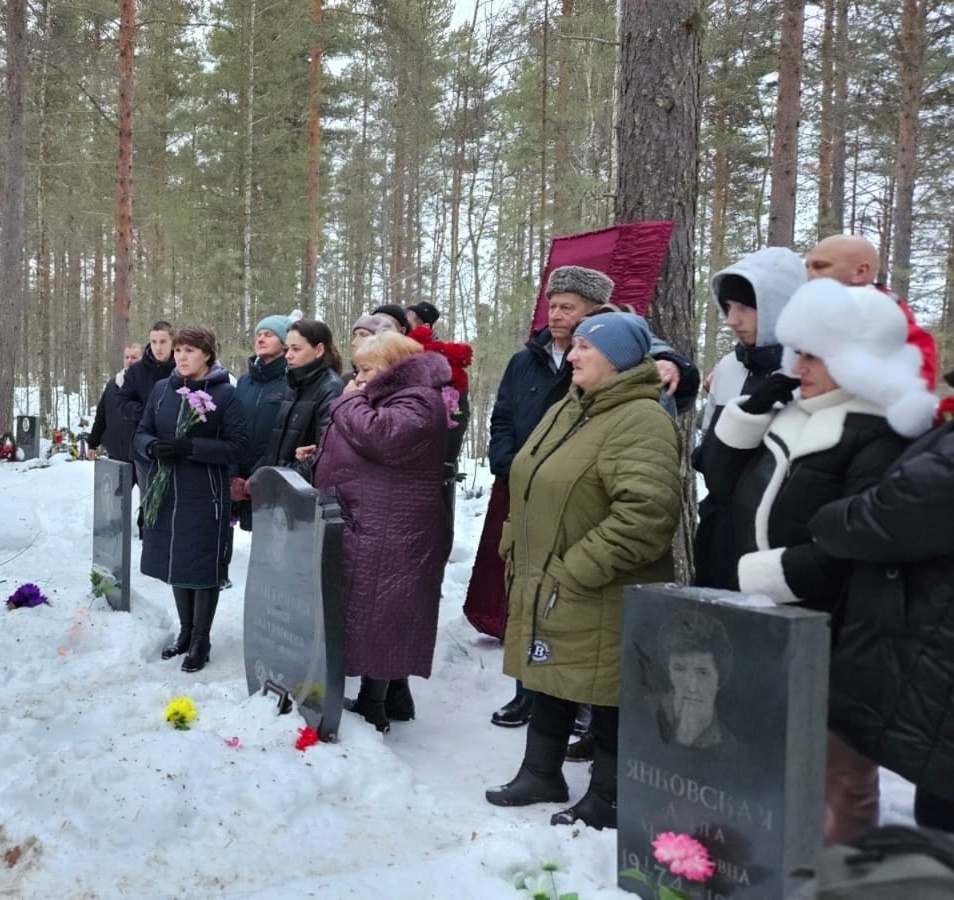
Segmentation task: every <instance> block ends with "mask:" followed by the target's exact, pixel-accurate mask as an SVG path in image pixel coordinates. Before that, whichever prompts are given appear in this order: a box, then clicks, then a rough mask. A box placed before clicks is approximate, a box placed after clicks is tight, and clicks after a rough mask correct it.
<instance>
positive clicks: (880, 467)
mask: <svg viewBox="0 0 954 900" xmlns="http://www.w3.org/2000/svg"><path fill="white" fill-rule="evenodd" d="M713 437H714V440H713V441H712V443H711V447H710V451H709V453H710V455H709V478H710V482H709V483H710V485H711V489H712V492H713V495H714V496H715V497H716V498H719V497H723V496H730V497H731V498H732V514H733V522H734V532H735V550H736V554H737V559H738V568H737V574H738V585H739V590H741V591H743V592H744V593H749V594H755V593H758V594H767V595H768V596H769V597H771V598H772V599H773V600H776V601H777V602H784V603H800V604H801V605H803V606H807V607H809V608H811V609H817V610H821V611H823V612H831V611H832V610H833V609H834V606H835V603H836V602H837V600H838V597H839V596H840V593H841V590H842V587H843V584H844V579H845V577H846V574H847V565H846V564H845V563H844V562H842V561H840V560H836V559H833V558H832V557H830V556H829V555H828V554H826V553H824V552H822V551H821V550H820V549H819V547H818V546H817V545H816V544H814V543H813V542H812V539H811V534H810V533H809V530H808V520H809V519H810V518H811V517H812V516H813V515H814V514H815V513H816V512H817V511H818V510H819V509H820V508H821V507H822V506H824V505H825V504H826V503H830V502H831V501H832V500H837V499H838V498H840V497H846V496H851V495H853V494H856V493H859V492H861V491H863V490H865V489H866V488H869V487H871V485H873V484H876V483H877V481H878V479H879V478H880V477H881V476H882V475H883V474H884V472H885V470H886V469H887V468H888V466H889V465H890V464H891V463H893V462H894V461H895V460H896V459H897V458H898V456H899V455H900V454H901V452H902V451H903V450H904V448H905V447H906V446H907V444H908V441H907V440H906V439H905V438H902V437H901V436H900V435H898V434H896V433H895V432H893V431H892V430H891V428H890V426H889V425H888V423H887V421H886V420H885V418H884V416H883V415H882V414H881V413H880V411H879V410H878V408H877V407H875V406H873V405H872V404H870V403H866V402H864V401H862V400H859V399H857V398H855V397H853V396H852V395H851V394H848V393H847V392H846V391H842V390H835V391H831V392H829V393H827V394H823V395H821V396H819V397H813V398H811V399H809V400H801V399H796V400H794V401H793V402H791V403H789V404H788V406H786V407H784V408H783V409H781V410H779V411H778V412H775V411H772V412H769V413H765V414H764V415H751V414H749V413H746V412H744V411H743V410H742V409H741V407H740V406H739V401H738V400H732V401H730V402H729V403H728V404H727V405H726V407H725V410H724V412H723V414H722V416H721V418H720V419H719V421H718V423H717V424H716V426H715V434H714V436H713Z"/></svg>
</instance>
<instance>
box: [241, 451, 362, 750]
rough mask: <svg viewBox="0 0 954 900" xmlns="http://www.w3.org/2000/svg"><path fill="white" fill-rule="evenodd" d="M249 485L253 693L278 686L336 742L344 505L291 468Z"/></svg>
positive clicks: (248, 631)
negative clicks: (320, 490)
mask: <svg viewBox="0 0 954 900" xmlns="http://www.w3.org/2000/svg"><path fill="white" fill-rule="evenodd" d="M250 488H251V494H252V548H251V553H250V557H249V565H248V576H247V578H246V582H245V629H244V631H245V634H244V636H245V675H246V679H247V681H248V689H249V693H250V694H253V693H256V692H259V691H265V692H268V691H269V690H274V691H277V692H280V693H281V694H283V695H284V696H285V697H286V698H287V699H290V700H292V701H294V702H295V704H297V706H298V709H299V712H300V713H301V715H302V716H303V718H304V719H305V721H306V722H307V724H308V725H310V726H311V727H312V728H314V729H315V730H316V731H317V732H318V735H319V737H320V738H321V740H323V741H334V740H335V739H336V736H337V731H338V725H339V723H340V721H341V712H342V709H343V706H344V624H343V620H342V613H341V569H340V565H341V563H340V560H341V539H342V529H343V527H344V525H343V522H342V520H341V515H340V510H339V508H338V506H337V504H336V503H335V502H334V501H333V500H332V499H330V498H327V497H322V495H320V494H319V493H318V491H316V490H315V489H314V488H312V487H310V486H309V485H308V484H307V483H306V482H305V481H304V480H303V479H302V478H301V477H300V476H299V475H298V474H297V473H295V472H292V471H291V470H289V469H280V468H264V469H259V470H258V471H257V472H255V474H254V475H253V476H252V478H251V481H250ZM282 703H283V701H282V700H280V701H279V707H280V708H281V706H282Z"/></svg>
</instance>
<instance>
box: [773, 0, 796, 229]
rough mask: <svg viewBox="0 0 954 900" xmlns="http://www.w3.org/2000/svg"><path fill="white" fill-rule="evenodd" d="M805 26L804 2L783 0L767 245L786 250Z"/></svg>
mask: <svg viewBox="0 0 954 900" xmlns="http://www.w3.org/2000/svg"><path fill="white" fill-rule="evenodd" d="M804 24H805V0H784V3H783V8H782V31H781V49H780V51H779V65H778V107H777V110H776V115H775V139H774V141H773V145H772V193H771V196H770V198H769V226H768V244H769V246H771V247H788V246H790V245H791V244H792V241H793V239H794V237H795V188H796V184H797V173H798V120H799V116H800V115H801V89H802V33H803V31H804Z"/></svg>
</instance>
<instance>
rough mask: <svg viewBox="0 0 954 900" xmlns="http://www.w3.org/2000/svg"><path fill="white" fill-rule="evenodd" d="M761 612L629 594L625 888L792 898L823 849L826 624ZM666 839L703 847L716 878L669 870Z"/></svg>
mask: <svg viewBox="0 0 954 900" xmlns="http://www.w3.org/2000/svg"><path fill="white" fill-rule="evenodd" d="M733 601H735V602H733ZM743 602H744V603H745V605H741V603H743ZM754 602H755V601H751V600H750V601H747V602H746V601H744V600H743V598H742V595H739V594H732V593H730V592H727V591H714V590H708V589H704V588H683V587H677V586H675V585H644V586H641V587H631V588H628V589H627V591H626V599H625V616H624V633H623V652H622V662H621V673H620V674H621V687H620V726H619V809H618V818H619V831H618V853H619V858H618V864H619V869H620V873H619V885H620V887H622V888H624V889H626V890H629V891H632V892H633V893H636V894H639V896H641V897H643V898H647V900H648V898H656V896H657V893H658V889H659V888H660V887H665V888H671V889H675V890H678V891H683V892H684V893H685V895H686V896H687V897H690V898H693V900H725V898H729V897H731V898H733V900H737V898H738V900H741V898H747V900H783V898H785V897H787V896H788V895H789V894H790V893H791V892H792V891H793V890H795V889H796V888H797V887H798V885H799V884H800V883H803V882H804V880H805V879H806V878H808V877H810V876H811V871H810V870H811V867H812V866H813V865H814V863H815V861H816V857H817V855H818V853H819V851H820V850H821V844H822V830H823V823H824V782H825V746H826V730H825V722H826V708H827V698H828V647H829V631H828V624H827V616H825V615H823V614H821V613H815V612H809V611H806V610H802V609H799V608H796V607H791V606H774V605H773V606H768V605H765V606H756V605H752V604H753V603H754ZM666 832H672V833H674V834H676V835H679V834H687V835H690V836H691V837H693V838H695V839H696V840H698V841H699V842H700V843H701V844H703V845H704V846H705V847H706V849H707V850H708V851H709V854H710V856H711V859H712V862H713V863H714V865H715V870H714V872H713V875H712V876H711V877H710V878H708V879H707V880H705V881H704V882H702V883H700V882H694V881H689V880H687V879H686V878H684V877H679V876H677V875H673V874H672V873H671V871H670V870H669V868H668V867H666V866H664V865H662V864H660V863H658V862H657V861H656V860H655V858H654V856H653V847H652V842H653V840H654V839H655V838H656V837H657V836H658V835H660V834H661V833H666Z"/></svg>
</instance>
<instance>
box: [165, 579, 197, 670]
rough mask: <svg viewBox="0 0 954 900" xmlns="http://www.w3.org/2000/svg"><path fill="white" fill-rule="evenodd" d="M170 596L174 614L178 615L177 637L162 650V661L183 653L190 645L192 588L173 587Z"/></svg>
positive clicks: (193, 592)
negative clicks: (174, 602) (174, 601)
mask: <svg viewBox="0 0 954 900" xmlns="http://www.w3.org/2000/svg"><path fill="white" fill-rule="evenodd" d="M172 596H173V597H175V598H176V612H177V613H178V614H179V636H178V637H177V638H176V639H175V640H174V641H173V642H172V643H171V644H169V646H168V647H163V648H162V653H161V654H160V655H161V656H162V658H163V659H172V657H174V656H178V655H179V654H180V653H185V652H186V650H188V649H189V645H190V644H191V643H192V619H193V618H194V615H195V591H194V590H192V588H182V587H174V588H173V589H172Z"/></svg>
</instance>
